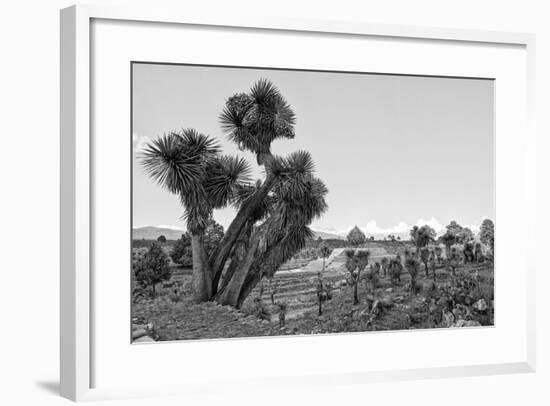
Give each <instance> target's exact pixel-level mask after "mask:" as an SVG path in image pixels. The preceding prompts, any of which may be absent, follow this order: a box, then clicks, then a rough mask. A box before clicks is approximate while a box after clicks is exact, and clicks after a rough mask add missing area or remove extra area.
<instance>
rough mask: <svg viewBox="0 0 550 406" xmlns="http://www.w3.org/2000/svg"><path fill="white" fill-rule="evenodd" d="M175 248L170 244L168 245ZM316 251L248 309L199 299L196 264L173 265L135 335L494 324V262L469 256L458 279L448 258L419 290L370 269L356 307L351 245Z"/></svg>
mask: <svg viewBox="0 0 550 406" xmlns="http://www.w3.org/2000/svg"><path fill="white" fill-rule="evenodd" d="M313 245H314V244H313ZM169 247H170V245H169V244H167V245H166V246H165V249H167V250H168V249H169ZM412 248H413V245H412V244H411V243H409V242H400V241H395V242H390V241H375V242H367V243H365V244H363V246H362V247H360V248H358V249H360V250H367V251H368V252H369V253H370V255H369V265H368V267H369V269H370V267H376V265H374V264H376V263H380V262H381V261H382V259H383V258H388V259H391V258H395V256H396V255H397V254H399V255H400V256H401V257H402V258H403V257H404V256H405V251H406V250H409V249H412ZM315 250H316V248H315V247H311V248H306V249H304V250H303V252H302V253H301V255H298V256H297V257H298V258H295V259H292V260H290V261H288V262H287V263H285V264H284V265H283V266H281V268H280V269H279V271H278V272H277V273H276V274H275V275H274V276H273V277H272V278H270V279H264V280H262V282H261V283H260V284H259V285H258V286H256V287H255V288H254V290H253V291H252V293H251V294H250V295H249V296H248V298H247V299H246V301H245V302H244V303H243V305H242V307H241V309H235V308H234V307H231V306H222V305H219V304H217V303H216V302H207V303H200V304H196V303H194V302H193V300H192V296H191V294H190V293H191V290H192V287H191V269H189V268H183V267H177V266H175V265H173V264H172V265H171V269H172V275H171V277H170V279H169V280H168V281H166V282H163V283H161V284H159V286H158V287H157V291H156V295H157V296H156V297H155V298H151V297H148V295H146V296H145V297H143V298H141V299H138V300H136V302H135V303H134V306H133V323H134V339H136V340H137V341H147V340H149V339H153V340H159V341H167V340H185V339H209V338H231V337H249V336H271V335H291V334H323V333H346V332H359V331H382V330H401V329H418V328H448V327H475V326H491V325H493V320H494V301H493V299H494V297H493V292H494V290H493V287H494V272H493V263H492V262H491V261H489V260H483V261H479V262H473V263H472V262H469V263H464V261H462V262H461V263H459V264H457V267H456V270H455V275H454V276H453V274H452V270H451V269H450V268H449V266H447V265H446V263H447V262H446V261H445V258H442V261H441V263H436V264H435V278H434V275H433V273H432V270H431V269H429V273H428V275H426V273H425V269H424V265H423V264H421V265H420V266H419V270H418V276H417V280H416V282H415V285H416V290H415V292H412V290H411V275H410V274H409V273H408V272H407V270H406V269H403V270H402V272H401V274H400V278H399V279H400V280H396V279H394V280H393V281H392V278H391V277H390V275H389V274H388V273H387V272H386V274H384V273H383V271H381V272H379V274H378V278H376V279H377V280H375V281H374V283H373V281H372V280H370V279H369V273H370V270H368V271H366V272H364V273H363V275H362V276H360V279H359V281H358V283H357V296H358V303H356V304H354V286H353V282H352V281H351V280H350V272H349V271H348V270H347V269H346V255H345V250H346V248H335V249H334V250H333V251H332V252H331V255H330V256H329V257H328V258H326V259H325V265H324V267H323V259H322V258H316V257H315ZM432 265H433V264H432ZM319 280H321V281H322V283H323V286H328V294H327V293H324V292H323V294H321V295H319V294H318V291H319V288H318V286H319ZM319 302H321V303H320V304H321V313H322V314H321V315H320V314H319ZM283 314H284V320H283ZM145 333H147V334H145Z"/></svg>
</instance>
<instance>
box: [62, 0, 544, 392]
mask: <svg viewBox="0 0 550 406" xmlns="http://www.w3.org/2000/svg"><path fill="white" fill-rule="evenodd" d="M61 27H62V32H61V55H62V63H61V82H62V86H61V98H62V105H61V110H62V117H61V138H62V140H61V159H62V161H61V186H62V188H61V203H62V208H61V213H62V221H61V246H62V253H61V354H62V359H61V388H62V394H63V396H66V397H68V398H71V399H73V400H82V399H97V398H106V397H107V398H111V397H120V396H141V395H152V394H162V393H178V394H182V393H183V394H185V393H197V392H202V391H207V390H212V388H218V389H219V388H223V387H230V386H237V387H239V388H247V387H263V386H265V387H266V388H272V387H274V386H276V385H296V384H299V385H310V384H311V385H313V384H327V383H339V382H369V381H374V380H393V379H409V378H429V377H436V376H438V377H440V376H464V375H473V374H495V373H508V372H527V371H532V370H533V369H534V359H535V343H534V328H535V320H534V272H535V269H534V258H533V254H532V253H529V251H528V250H527V247H528V245H529V244H530V243H531V242H532V240H533V238H534V237H533V235H534V233H533V224H534V221H535V214H534V205H535V200H534V197H535V181H534V179H535V176H534V175H535V164H534V155H535V154H534V148H535V145H534V134H533V129H532V126H533V124H532V123H533V116H532V114H533V105H532V97H533V96H532V89H533V86H534V72H533V67H532V66H533V57H534V56H533V55H534V50H533V47H534V38H533V36H531V35H529V34H519V33H496V32H481V31H466V30H446V29H433V28H419V27H404V26H381V25H370V24H367V23H344V22H327V21H297V20H277V19H274V20H271V19H265V18H258V19H254V21H248V20H244V19H241V20H231V19H228V18H224V17H212V18H208V19H205V18H192V17H189V16H186V15H185V10H175V11H174V12H173V13H170V14H168V13H167V14H164V13H161V14H159V13H158V12H155V11H154V10H148V9H137V8H136V9H130V10H121V9H110V8H103V7H93V6H73V7H71V8H68V9H65V10H62V12H61ZM250 50H254V51H253V52H249V51H250ZM517 235H522V236H524V238H522V239H520V240H518V239H517V238H515V237H516V236H517ZM510 252H513V253H514V255H512V256H510V255H507V256H506V257H503V255H504V253H510ZM449 347H451V348H452V351H448V348H449ZM411 349H414V351H413V350H411ZM319 354H323V356H321V357H320V356H319ZM388 354H392V355H391V357H388ZM182 363H185V364H186V365H187V366H188V368H185V369H183V370H182V369H181V368H180V367H179V366H181V365H182ZM212 365H217V367H216V368H212ZM289 366H291V368H289ZM229 370H230V371H231V373H228V371H229Z"/></svg>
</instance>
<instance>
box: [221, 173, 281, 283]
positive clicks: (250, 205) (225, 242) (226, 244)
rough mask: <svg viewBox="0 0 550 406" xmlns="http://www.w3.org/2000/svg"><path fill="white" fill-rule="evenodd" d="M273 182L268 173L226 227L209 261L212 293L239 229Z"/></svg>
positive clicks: (239, 232) (237, 236)
mask: <svg viewBox="0 0 550 406" xmlns="http://www.w3.org/2000/svg"><path fill="white" fill-rule="evenodd" d="M274 183H275V177H274V176H272V175H269V174H268V176H267V178H266V180H265V181H264V183H263V184H262V186H261V188H260V189H259V190H258V191H257V192H256V193H254V195H253V196H252V197H251V198H250V200H249V201H248V202H247V203H246V204H245V205H243V207H241V209H240V210H239V211H238V213H237V215H236V216H235V218H234V219H233V221H232V222H231V224H230V225H229V227H228V228H227V231H226V232H225V234H224V236H223V239H222V240H221V241H220V244H219V245H218V247H217V248H216V250H215V251H214V253H213V255H212V257H211V261H210V266H211V269H212V275H213V279H212V292H213V293H214V294H216V293H217V289H218V283H219V281H220V277H221V275H222V272H223V268H224V266H225V263H226V261H227V259H228V258H229V255H230V254H231V251H232V249H233V247H234V246H235V243H236V242H237V240H238V238H239V235H240V234H241V231H242V230H243V227H244V226H245V225H246V222H247V221H248V220H249V219H250V217H251V215H252V213H253V212H254V210H256V209H257V208H258V206H259V205H260V204H261V203H262V202H263V200H264V199H265V197H266V196H267V194H268V193H269V192H270V190H271V188H272V187H273V185H274Z"/></svg>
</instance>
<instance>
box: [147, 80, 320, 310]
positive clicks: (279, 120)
mask: <svg viewBox="0 0 550 406" xmlns="http://www.w3.org/2000/svg"><path fill="white" fill-rule="evenodd" d="M220 121H221V125H222V129H223V131H224V132H225V133H226V135H227V136H228V138H229V139H230V140H232V141H234V142H235V143H237V145H238V146H239V148H240V149H242V150H248V151H250V152H253V153H255V154H256V156H257V162H258V164H259V165H261V166H263V167H264V172H265V178H264V179H262V180H257V181H256V182H250V181H249V179H248V175H249V166H248V164H247V163H246V162H245V161H244V160H243V159H242V158H235V157H228V156H223V155H221V153H220V151H219V146H218V144H216V143H215V142H214V141H213V140H212V139H211V138H209V137H207V136H204V135H202V134H198V133H197V132H196V131H194V130H184V131H182V132H180V133H171V134H168V135H165V136H163V137H160V138H159V139H157V140H155V141H153V142H152V143H150V144H149V146H148V147H147V148H146V149H145V151H144V154H143V159H142V164H143V166H144V167H145V169H146V172H147V173H148V174H149V176H150V177H151V178H152V179H154V180H156V181H157V182H158V183H159V184H160V185H162V186H163V187H165V188H166V189H168V190H169V191H170V192H172V193H175V194H177V195H178V196H179V197H180V200H181V202H182V205H183V208H184V213H185V214H184V217H185V219H186V222H187V228H188V231H189V233H190V234H191V237H192V244H193V281H194V284H193V285H194V290H195V293H194V294H195V299H196V300H197V301H204V300H211V299H216V300H218V301H219V302H220V303H223V304H229V305H233V306H237V307H240V305H241V304H242V302H243V301H244V299H245V298H246V296H247V295H248V294H249V293H250V291H251V290H252V289H253V288H254V286H256V284H257V283H258V282H259V281H260V280H261V278H262V277H264V276H272V275H273V273H274V272H275V271H276V270H277V269H278V268H279V266H280V265H281V264H282V263H283V262H285V261H287V260H288V259H290V258H291V257H292V256H293V255H294V254H295V253H296V252H297V251H298V250H300V249H301V248H303V247H304V245H305V242H306V240H307V239H308V238H312V237H313V233H312V231H311V230H310V229H309V228H308V225H309V224H310V223H311V221H312V220H313V219H314V218H316V217H318V216H320V215H321V214H322V213H323V212H324V211H325V210H326V207H327V206H326V202H325V195H326V194H327V189H326V187H325V185H324V184H323V182H322V181H321V180H319V179H317V178H316V177H315V176H314V164H313V160H312V158H311V156H310V154H309V153H308V152H306V151H298V152H295V153H293V154H291V155H290V156H288V157H286V158H283V157H278V156H274V155H273V154H272V153H271V143H272V142H273V141H274V140H275V139H278V138H294V123H295V116H294V112H293V111H292V110H291V108H290V106H289V105H288V103H287V102H286V100H285V99H284V98H283V96H282V95H281V94H280V92H279V90H278V89H277V88H276V87H275V86H274V85H273V84H271V83H270V82H268V81H266V80H260V81H258V82H257V83H256V84H255V85H254V86H253V87H252V89H251V90H250V92H249V93H238V94H235V95H234V96H232V97H230V98H229V99H227V100H226V103H225V108H224V110H223V112H222V114H221V116H220ZM228 205H233V206H234V207H235V208H236V209H237V214H236V216H235V218H234V220H233V221H232V222H231V224H230V225H229V227H228V228H227V230H226V232H225V234H224V236H223V238H222V240H221V242H220V243H219V244H218V247H217V248H216V249H215V250H214V251H213V252H212V253H211V255H210V256H209V257H208V258H207V256H206V252H205V250H204V244H203V243H202V236H203V234H204V227H205V224H206V221H207V220H208V219H209V218H210V217H211V216H212V212H213V210H214V209H218V208H223V207H226V206H228ZM228 260H229V264H227V265H228V266H226V263H227V261H228Z"/></svg>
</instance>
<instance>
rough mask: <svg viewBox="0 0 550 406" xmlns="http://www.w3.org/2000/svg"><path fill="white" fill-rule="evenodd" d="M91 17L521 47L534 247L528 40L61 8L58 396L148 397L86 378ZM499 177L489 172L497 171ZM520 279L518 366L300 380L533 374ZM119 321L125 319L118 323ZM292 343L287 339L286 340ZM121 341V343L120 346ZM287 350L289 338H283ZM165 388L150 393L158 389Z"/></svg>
mask: <svg viewBox="0 0 550 406" xmlns="http://www.w3.org/2000/svg"><path fill="white" fill-rule="evenodd" d="M93 20H112V21H113V20H117V21H125V22H149V23H173V24H183V25H186V24H187V25H194V26H204V27H213V26H214V27H240V28H247V29H250V30H276V31H284V32H286V33H288V34H289V35H292V33H299V32H306V33H316V34H318V35H332V34H345V35H355V36H370V37H384V38H387V37H389V38H411V39H425V40H437V41H443V42H452V43H457V42H458V43H461V44H464V45H468V44H473V43H486V44H508V45H510V44H512V45H517V46H521V47H525V52H526V55H527V60H526V73H527V78H526V92H527V94H526V108H527V120H526V122H525V128H524V129H523V134H524V136H523V142H524V143H525V146H526V151H525V154H526V163H527V164H526V165H527V166H526V168H525V172H524V173H525V198H526V207H528V208H531V209H532V210H529V212H528V213H526V216H527V223H528V230H529V234H528V235H527V236H526V239H527V240H530V241H534V224H535V210H534V207H535V189H536V184H535V179H536V177H535V175H536V174H535V133H534V116H533V115H534V105H533V104H534V101H533V100H534V86H535V74H534V52H535V51H534V49H535V37H534V35H531V34H526V33H506V32H489V31H473V30H460V29H445V28H425V27H413V26H401V25H377V24H368V23H357V22H353V23H352V22H341V21H318V20H294V19H282V18H254V19H249V18H239V19H235V18H228V17H224V16H213V15H212V16H189V15H187V14H186V10H185V8H184V7H183V6H182V7H181V8H179V9H175V10H170V11H167V10H161V9H156V8H154V7H144V8H138V7H135V8H128V9H123V8H109V7H104V6H89V5H86V6H84V5H76V6H72V7H69V8H67V9H64V10H62V11H61V42H60V46H61V126H60V128H61V168H60V169H61V198H60V201H61V226H60V227H61V242H60V244H61V262H60V264H61V265H60V273H61V275H60V283H61V288H60V291H61V298H60V323H61V331H60V336H61V342H60V352H61V364H60V372H61V378H60V381H61V394H62V396H64V397H66V398H69V399H72V400H75V401H79V400H89V399H96V398H105V397H119V396H132V395H137V396H140V395H143V394H151V393H155V391H154V390H153V391H151V390H148V391H146V392H140V391H139V390H138V391H131V390H128V389H127V388H125V389H120V390H117V389H116V388H108V389H104V388H94V389H92V387H94V386H95V385H94V382H93V381H94V379H93V376H92V374H91V373H90V371H91V369H92V368H93V364H94V362H95V360H94V356H95V354H94V351H93V345H92V342H91V341H92V340H91V337H92V332H93V329H94V318H93V317H92V316H91V312H92V308H93V306H92V305H91V300H93V297H92V295H91V293H90V292H91V291H92V290H93V289H94V286H93V283H94V279H93V277H92V273H91V272H92V268H93V267H92V263H93V249H94V246H93V240H92V239H91V233H92V231H93V229H94V223H93V215H92V212H93V208H92V207H91V201H92V197H93V193H94V185H93V182H92V181H91V176H92V171H91V164H92V163H91V154H92V151H91V146H90V145H91V126H92V122H91V113H90V111H91V106H92V104H91V99H90V98H91V91H90V84H91V73H90V66H91V62H92V61H91V55H92V53H91V34H90V33H91V25H92V21H93ZM497 176H498V174H497ZM524 267H525V273H526V287H527V292H526V294H525V297H526V303H525V309H526V324H525V331H524V333H525V337H526V340H525V357H524V359H522V360H520V361H519V362H502V363H492V364H479V365H463V366H448V367H437V368H422V367H419V368H409V369H396V370H386V371H365V372H357V371H355V372H353V371H349V372H348V373H346V374H333V375H327V374H325V375H315V376H314V375H304V376H302V377H301V379H300V380H299V382H298V383H299V384H313V383H315V384H326V383H344V382H348V383H349V382H354V383H363V382H369V381H379V380H394V379H420V378H431V377H451V376H467V375H485V374H500V373H512V372H530V371H534V370H535V258H534V255H533V254H530V255H529V256H528V257H527V259H526V262H525V264H524ZM123 322H126V321H123ZM287 340H292V338H287ZM128 344H129V343H128ZM287 344H288V341H287ZM281 383H282V384H290V380H288V379H287V380H285V379H284V378H280V379H277V380H266V381H264V382H263V383H262V384H264V385H266V386H267V387H272V386H273V385H277V384H281ZM206 388H207V386H205V385H200V384H198V385H196V386H194V389H193V390H194V391H203V390H206ZM166 391H167V389H166V388H160V387H159V389H158V391H157V392H156V393H157V394H158V393H165V392H166ZM189 391H190V389H189V387H188V386H185V385H184V384H183V382H182V385H177V386H176V387H173V388H172V389H170V392H171V393H178V394H181V393H183V394H185V393H187V392H189Z"/></svg>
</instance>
